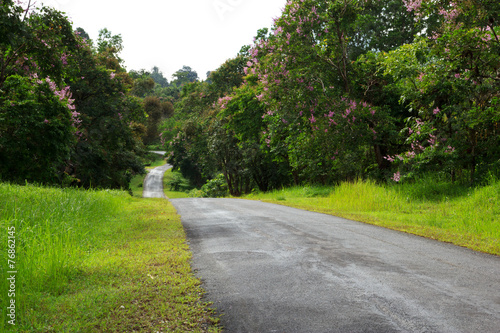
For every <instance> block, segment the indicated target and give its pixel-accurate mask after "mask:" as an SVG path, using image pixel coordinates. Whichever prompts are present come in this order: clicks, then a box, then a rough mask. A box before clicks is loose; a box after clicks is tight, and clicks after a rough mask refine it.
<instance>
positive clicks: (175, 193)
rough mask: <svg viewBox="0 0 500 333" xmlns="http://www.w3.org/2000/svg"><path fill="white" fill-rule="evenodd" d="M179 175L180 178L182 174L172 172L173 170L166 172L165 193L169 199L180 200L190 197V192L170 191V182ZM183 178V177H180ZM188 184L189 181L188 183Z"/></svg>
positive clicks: (164, 178) (164, 180) (164, 177)
mask: <svg viewBox="0 0 500 333" xmlns="http://www.w3.org/2000/svg"><path fill="white" fill-rule="evenodd" d="M176 174H177V177H179V176H180V172H177V171H172V169H170V170H167V171H166V172H165V175H164V176H163V192H164V193H165V195H166V196H167V198H169V199H180V198H188V197H189V192H186V191H172V190H171V189H170V186H169V183H170V181H171V180H172V179H173V178H174V177H175V175H176ZM180 177H182V176H180ZM186 183H187V181H186Z"/></svg>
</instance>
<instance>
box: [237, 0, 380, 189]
mask: <svg viewBox="0 0 500 333" xmlns="http://www.w3.org/2000/svg"><path fill="white" fill-rule="evenodd" d="M363 4H364V3H363V2H361V1H354V0H352V1H325V2H321V3H319V2H317V1H307V0H304V1H289V2H288V3H287V5H286V7H285V9H284V11H283V14H282V16H281V17H280V18H278V19H277V20H276V22H275V26H274V28H273V31H274V32H273V35H272V36H270V37H269V38H267V39H261V40H260V41H259V42H258V43H257V44H256V45H255V47H254V48H252V49H251V50H250V55H251V57H252V58H251V61H249V62H248V68H247V69H246V71H247V73H249V74H250V77H252V76H255V77H256V78H257V79H258V81H259V82H260V84H261V85H262V87H263V92H262V94H260V95H258V96H257V98H258V99H260V100H261V101H263V103H265V105H266V112H265V113H264V115H263V118H264V119H265V121H266V123H267V126H268V131H266V136H265V137H264V141H265V142H266V143H267V144H268V145H269V147H271V149H272V151H273V152H274V153H275V154H276V156H281V159H282V160H286V161H288V162H289V163H290V165H291V166H292V167H293V170H294V171H293V173H294V178H295V180H296V182H298V181H300V179H301V177H302V179H306V180H311V181H321V182H331V181H335V180H340V179H345V178H350V179H352V178H355V177H358V176H362V175H363V174H364V172H365V170H366V169H367V168H369V167H370V166H371V165H377V162H380V163H379V164H378V166H379V167H383V165H384V161H383V159H382V158H381V153H380V152H381V150H380V144H381V142H380V141H378V138H379V135H380V134H379V133H381V132H383V131H384V127H383V126H382V124H384V123H385V118H386V113H385V111H384V109H383V108H380V107H378V106H375V105H372V104H371V103H369V102H368V101H366V100H363V99H360V98H357V97H356V96H355V94H354V92H353V89H352V83H353V74H354V73H355V72H354V71H353V65H352V61H351V58H350V57H351V48H352V43H351V37H352V36H353V35H354V34H355V32H356V24H357V18H358V16H359V13H362V12H363V9H364V7H363ZM250 79H251V78H250ZM304 177H305V178H304Z"/></svg>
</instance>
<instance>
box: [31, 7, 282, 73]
mask: <svg viewBox="0 0 500 333" xmlns="http://www.w3.org/2000/svg"><path fill="white" fill-rule="evenodd" d="M40 1H41V0H40ZM41 2H43V4H45V5H47V6H51V7H54V8H56V9H58V10H61V11H63V12H66V14H67V15H68V17H69V18H70V20H71V21H72V22H73V26H74V28H75V29H76V28H78V27H81V28H83V29H85V31H86V32H87V33H88V34H89V35H90V38H91V39H93V40H97V37H98V33H99V30H100V29H102V28H107V29H108V30H110V31H111V32H112V34H114V35H116V34H121V35H122V38H123V45H124V50H123V51H122V53H121V58H122V59H124V60H125V67H126V68H127V70H132V69H135V70H139V69H142V68H144V69H146V70H150V69H151V68H152V67H153V66H158V67H159V68H160V70H161V71H162V72H163V74H164V76H165V77H166V78H167V79H168V80H169V81H171V79H172V74H173V73H175V72H176V71H177V70H178V69H180V68H182V66H184V65H186V66H190V67H191V68H192V69H193V70H195V71H196V72H197V73H198V76H199V77H200V79H202V80H204V79H205V78H206V72H207V71H212V70H215V69H217V68H218V67H219V66H220V65H221V64H222V63H224V62H225V61H226V60H227V59H229V58H233V57H235V56H236V54H237V53H238V51H239V50H240V49H241V47H242V46H243V45H248V44H252V42H253V37H254V36H256V34H257V30H258V29H261V28H265V27H267V28H270V27H271V26H272V24H273V18H275V17H278V16H280V14H281V10H282V8H283V7H284V6H285V3H286V0H175V1H174V0H142V1H126V0H44V1H41Z"/></svg>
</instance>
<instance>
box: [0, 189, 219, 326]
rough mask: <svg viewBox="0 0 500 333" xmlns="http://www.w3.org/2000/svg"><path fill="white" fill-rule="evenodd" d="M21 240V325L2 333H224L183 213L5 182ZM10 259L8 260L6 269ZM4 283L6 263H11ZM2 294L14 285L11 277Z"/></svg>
mask: <svg viewBox="0 0 500 333" xmlns="http://www.w3.org/2000/svg"><path fill="white" fill-rule="evenodd" d="M10 226H14V227H15V237H16V270H17V271H18V274H17V280H16V305H17V309H16V326H15V329H14V330H12V326H10V325H8V324H7V323H6V320H5V318H7V317H6V313H5V311H6V307H7V302H8V298H7V297H3V296H2V297H1V298H0V308H1V309H2V310H1V316H2V320H1V321H0V331H2V332H9V331H13V332H217V331H218V329H217V328H216V326H215V324H216V323H217V321H218V319H217V318H216V317H215V316H214V314H213V313H212V311H211V310H210V309H209V307H208V304H206V303H204V302H203V301H202V296H203V290H202V289H201V287H200V281H199V280H198V279H196V278H195V277H194V276H193V274H192V272H191V267H190V258H191V254H190V252H189V249H188V245H187V244H186V239H185V234H184V230H183V228H182V225H181V223H180V218H179V216H178V215H177V214H176V212H175V209H174V208H173V207H172V206H171V204H170V203H169V202H168V201H166V200H161V199H148V200H144V199H139V198H134V197H131V196H130V195H129V194H128V193H126V192H123V191H110V190H105V191H82V190H75V189H53V188H45V187H39V186H33V185H27V186H17V185H9V184H0V229H1V230H4V231H5V232H2V233H1V235H0V242H1V243H2V244H6V243H7V232H6V230H7V227H10ZM6 256H7V252H6V251H2V252H1V253H0V260H1V262H2V263H4V262H7V257H6ZM0 269H1V270H2V272H1V273H2V274H1V276H2V277H5V276H6V275H5V274H6V265H1V267H0ZM0 290H1V293H2V295H7V290H8V285H7V280H6V279H5V278H2V279H1V282H0Z"/></svg>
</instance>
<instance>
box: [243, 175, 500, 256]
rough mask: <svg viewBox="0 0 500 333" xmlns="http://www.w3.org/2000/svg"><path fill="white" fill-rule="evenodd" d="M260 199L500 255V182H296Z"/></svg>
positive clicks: (435, 180) (255, 196) (423, 180)
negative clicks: (480, 184) (318, 184)
mask: <svg viewBox="0 0 500 333" xmlns="http://www.w3.org/2000/svg"><path fill="white" fill-rule="evenodd" d="M249 198H251V199H260V200H264V201H270V202H274V203H279V204H284V205H288V206H293V207H298V208H304V209H308V210H312V211H318V212H323V213H327V214H332V215H336V216H341V217H346V218H350V219H354V220H359V221H363V222H368V223H372V224H376V225H380V226H384V227H388V228H392V229H396V230H401V231H405V232H410V233H414V234H418V235H421V236H425V237H431V238H435V239H439V240H442V241H446V242H452V243H455V244H457V245H461V246H466V247H470V248H472V249H475V250H479V251H484V252H488V253H493V254H497V255H500V205H499V204H498V202H500V182H494V183H492V184H491V185H488V186H484V187H477V188H469V187H467V186H463V185H459V184H452V183H449V182H446V181H441V180H439V179H436V178H433V177H425V178H422V179H420V180H418V181H417V182H414V183H406V184H389V185H378V184H375V183H374V182H370V181H356V182H353V183H342V184H340V185H339V186H335V187H312V186H306V187H295V188H290V189H283V190H278V191H274V192H271V193H267V194H253V195H251V196H249Z"/></svg>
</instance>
